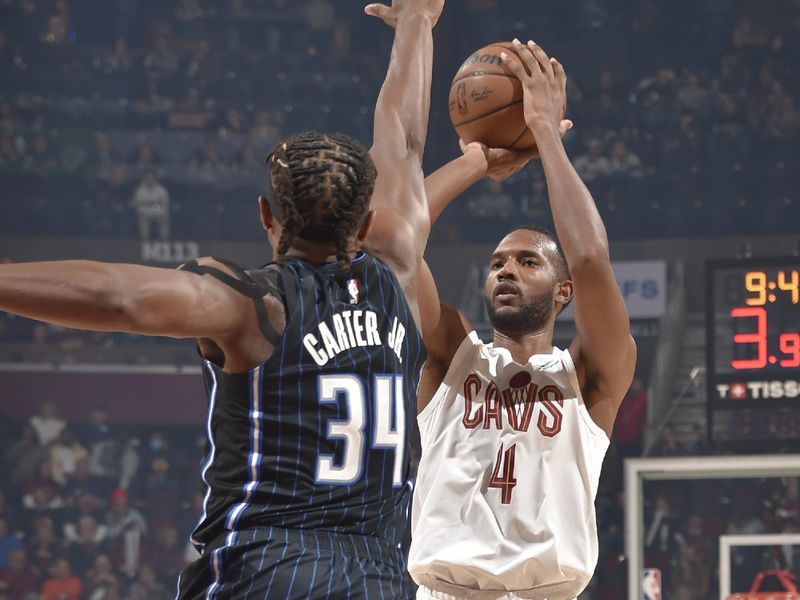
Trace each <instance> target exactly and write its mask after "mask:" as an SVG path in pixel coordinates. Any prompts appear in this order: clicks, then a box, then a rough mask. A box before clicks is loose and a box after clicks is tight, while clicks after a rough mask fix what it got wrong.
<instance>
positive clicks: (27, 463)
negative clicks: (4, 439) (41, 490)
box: [4, 424, 47, 483]
mask: <svg viewBox="0 0 800 600" xmlns="http://www.w3.org/2000/svg"><path fill="white" fill-rule="evenodd" d="M46 456H47V448H45V447H44V446H42V445H41V444H40V443H39V439H38V437H37V434H36V429H35V428H34V427H33V425H31V424H28V425H25V426H24V427H23V428H22V431H21V432H20V437H19V439H18V440H16V441H15V442H14V443H13V444H11V445H10V446H9V447H8V449H7V450H6V452H5V456H4V461H5V465H6V473H8V474H9V475H10V477H11V481H13V482H15V483H21V482H23V481H25V480H27V479H30V478H32V477H33V476H34V475H35V474H36V471H37V469H38V468H39V464H40V463H41V462H42V460H44V459H45V457H46Z"/></svg>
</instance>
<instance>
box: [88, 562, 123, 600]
mask: <svg viewBox="0 0 800 600" xmlns="http://www.w3.org/2000/svg"><path fill="white" fill-rule="evenodd" d="M119 587H120V585H119V581H118V580H117V577H116V576H115V575H114V573H113V571H112V567H111V560H110V559H109V558H108V556H106V555H105V554H100V555H98V556H97V558H95V560H94V565H93V566H92V568H91V569H90V570H89V572H88V573H87V574H86V585H85V588H86V598H87V600H112V599H116V598H117V594H118V593H119Z"/></svg>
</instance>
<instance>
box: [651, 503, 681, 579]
mask: <svg viewBox="0 0 800 600" xmlns="http://www.w3.org/2000/svg"><path fill="white" fill-rule="evenodd" d="M678 533H679V529H678V521H677V519H676V515H675V514H674V512H673V510H672V506H671V505H670V503H669V501H668V500H667V498H666V497H665V496H658V497H657V498H656V502H655V510H654V511H653V516H652V519H651V520H650V523H649V524H648V525H647V527H646V529H645V537H644V545H645V556H646V562H647V565H648V566H649V567H652V568H660V569H661V570H662V575H663V576H664V578H665V579H668V578H669V576H670V572H669V566H670V564H671V562H672V559H673V557H675V556H676V555H677V551H678V545H677V539H676V535H677V534H678Z"/></svg>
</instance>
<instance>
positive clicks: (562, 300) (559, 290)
mask: <svg viewBox="0 0 800 600" xmlns="http://www.w3.org/2000/svg"><path fill="white" fill-rule="evenodd" d="M572 291H573V288H572V282H571V281H569V280H567V281H562V282H560V283H559V284H558V285H557V286H556V290H555V294H556V298H555V300H556V302H557V303H558V304H559V305H560V308H561V309H563V308H564V307H565V306H566V305H567V304H569V303H570V301H571V300H572Z"/></svg>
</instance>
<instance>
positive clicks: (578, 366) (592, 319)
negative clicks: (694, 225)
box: [409, 41, 636, 600]
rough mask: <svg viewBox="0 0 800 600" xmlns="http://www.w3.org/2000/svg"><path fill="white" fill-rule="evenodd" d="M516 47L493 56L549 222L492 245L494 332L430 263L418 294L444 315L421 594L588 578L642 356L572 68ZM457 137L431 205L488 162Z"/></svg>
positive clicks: (536, 595) (553, 587)
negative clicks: (588, 176) (559, 339)
mask: <svg viewBox="0 0 800 600" xmlns="http://www.w3.org/2000/svg"><path fill="white" fill-rule="evenodd" d="M514 48H515V51H516V53H517V54H518V56H519V57H520V59H521V60H520V61H517V60H516V59H514V60H511V57H510V56H508V53H505V54H504V56H503V61H504V63H505V64H506V65H507V66H508V68H509V69H510V70H511V71H512V72H513V74H514V75H515V76H516V77H518V78H519V80H520V81H521V82H522V84H523V88H524V108H525V120H526V123H527V125H528V127H529V128H530V131H531V132H532V133H533V135H534V137H535V140H536V143H537V148H538V153H539V157H540V159H541V161H542V165H543V168H544V173H545V177H546V179H547V186H548V190H549V196H550V205H551V209H552V213H553V220H554V222H555V228H556V232H557V237H556V235H554V234H552V233H550V232H548V231H547V230H544V229H541V228H538V227H519V228H517V229H515V230H513V231H511V232H510V233H509V234H508V235H507V236H506V237H505V238H503V240H502V241H501V242H500V244H499V245H498V246H497V248H496V249H495V251H494V252H493V253H492V256H491V258H490V260H489V275H488V277H487V280H486V285H485V294H486V304H487V307H488V312H489V318H490V320H491V323H492V325H493V328H494V340H493V343H491V344H484V343H482V342H481V341H480V340H479V338H478V336H477V334H476V333H475V332H474V331H473V330H472V328H471V327H470V326H469V324H468V323H467V322H466V320H465V318H464V317H463V315H461V314H460V313H459V312H458V311H457V310H456V309H454V308H452V307H449V306H446V305H443V304H441V303H440V302H439V300H438V296H437V293H436V289H435V284H434V282H433V280H432V278H431V277H430V272H429V271H427V270H425V271H424V274H425V276H424V280H423V284H422V285H421V289H420V306H421V307H423V308H425V307H429V306H432V307H434V311H435V312H436V313H438V315H439V321H438V325H437V327H436V329H435V332H434V333H433V334H432V335H430V336H427V335H426V338H425V342H426V346H427V349H428V362H427V364H426V367H425V370H424V373H423V377H422V381H421V385H420V398H419V408H420V413H419V416H418V421H419V425H420V431H421V437H422V458H421V462H420V465H419V472H418V479H417V485H416V488H415V492H414V494H415V495H414V508H413V537H412V544H411V550H410V554H409V570H410V572H411V575H412V577H413V578H414V580H415V581H416V582H417V583H418V584H419V585H420V589H419V591H418V595H417V598H425V599H428V598H431V599H432V598H436V599H440V600H449V599H453V600H455V599H460V598H470V599H477V598H487V599H488V598H491V599H493V600H497V599H501V598H509V599H510V598H533V599H537V600H544V599H546V600H562V599H569V598H574V597H575V596H577V595H578V594H579V593H580V592H581V591H582V590H583V589H584V588H585V587H586V585H587V584H588V582H589V580H590V579H591V576H592V573H593V571H594V569H595V566H596V563H597V556H598V547H597V546H598V544H597V528H596V517H595V513H594V499H595V495H596V493H597V487H598V481H599V477H600V470H601V466H602V463H603V457H604V455H605V453H606V450H607V448H608V444H609V436H610V435H611V432H612V429H613V425H614V419H615V417H616V413H617V409H618V407H619V405H620V402H621V401H622V397H623V395H624V394H625V391H626V390H627V389H628V386H629V384H630V382H631V379H632V377H633V370H634V366H635V362H636V346H635V343H634V341H633V339H632V337H631V335H630V324H629V319H628V314H627V310H626V307H625V304H624V302H623V299H622V296H621V294H620V291H619V289H618V287H617V284H616V281H615V279H614V273H613V272H612V269H611V262H610V258H609V249H608V239H607V237H606V232H605V228H604V226H603V223H602V220H601V219H600V215H599V214H598V211H597V208H596V206H595V204H594V201H593V199H592V197H591V195H590V193H589V191H588V189H587V188H586V186H585V185H584V184H583V182H582V181H581V180H580V178H579V176H578V174H577V173H576V172H575V169H574V168H573V167H572V165H571V163H570V161H569V158H568V157H567V154H566V152H565V150H564V146H563V144H562V142H561V135H560V134H561V133H563V131H564V129H563V126H564V122H563V121H562V120H561V118H562V115H563V110H564V106H565V101H566V74H565V72H564V69H563V68H562V66H561V64H560V63H558V62H557V61H556V60H554V59H550V58H549V57H548V56H547V55H546V54H545V52H544V51H543V50H542V49H541V48H540V47H538V46H537V45H535V44H533V43H532V42H531V43H529V44H528V45H522V44H520V43H519V42H516V41H515V45H514ZM560 126H561V131H560ZM466 150H467V153H465V155H464V157H463V158H462V159H461V168H460V170H459V169H455V168H451V173H452V174H454V175H456V174H457V176H458V177H461V179H460V180H457V179H456V180H449V179H448V178H447V177H445V178H444V179H443V180H442V181H440V182H439V185H438V186H437V190H438V191H439V192H440V193H438V194H433V193H431V194H430V195H429V202H430V204H431V210H432V214H433V215H434V216H435V215H437V214H439V213H440V212H441V210H442V208H443V206H444V205H445V204H446V203H447V202H449V201H450V200H451V199H452V197H453V194H452V192H455V191H457V190H459V189H462V188H463V187H464V182H465V181H467V180H469V178H470V177H473V175H470V167H469V165H470V164H473V165H478V166H477V167H476V169H477V171H475V172H476V173H479V174H482V173H481V171H482V170H483V169H484V168H485V167H484V166H481V165H480V162H481V161H480V156H478V157H477V159H478V160H477V161H476V160H475V156H476V155H475V145H474V144H473V145H470V146H467V148H466ZM483 150H484V151H485V152H488V151H487V150H486V149H485V148H484V149H483ZM562 248H563V249H562ZM570 302H573V303H574V313H575V325H576V329H577V336H576V338H575V339H574V340H573V342H572V343H571V344H570V346H569V348H568V349H566V350H561V349H559V348H554V347H553V328H554V323H555V319H556V316H557V315H558V313H559V312H560V311H562V310H563V309H564V308H565V307H566V306H567V305H568V304H569V303H570Z"/></svg>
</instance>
